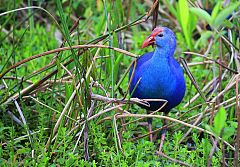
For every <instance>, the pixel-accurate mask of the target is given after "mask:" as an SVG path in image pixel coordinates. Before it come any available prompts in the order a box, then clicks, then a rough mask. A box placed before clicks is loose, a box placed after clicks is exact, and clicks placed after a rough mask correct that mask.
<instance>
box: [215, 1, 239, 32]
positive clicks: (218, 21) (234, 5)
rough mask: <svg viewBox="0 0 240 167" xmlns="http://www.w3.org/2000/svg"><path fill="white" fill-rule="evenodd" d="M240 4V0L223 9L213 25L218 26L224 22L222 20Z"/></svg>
mask: <svg viewBox="0 0 240 167" xmlns="http://www.w3.org/2000/svg"><path fill="white" fill-rule="evenodd" d="M239 5H240V2H237V3H235V4H233V5H230V6H228V7H227V8H225V9H223V10H222V11H221V12H220V13H219V14H218V15H217V16H216V19H215V20H214V23H213V26H214V27H215V28H218V26H220V25H221V24H222V22H223V21H224V20H225V19H226V18H227V17H228V16H229V15H230V14H231V13H232V12H233V11H234V10H235V9H236V8H237V7H238V6H239Z"/></svg>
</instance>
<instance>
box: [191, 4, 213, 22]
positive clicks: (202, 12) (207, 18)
mask: <svg viewBox="0 0 240 167" xmlns="http://www.w3.org/2000/svg"><path fill="white" fill-rule="evenodd" d="M189 10H190V12H192V13H193V14H195V15H197V16H198V17H200V18H201V19H203V20H205V21H206V22H207V23H208V24H210V25H212V18H211V16H210V15H209V14H208V12H206V11H205V10H203V9H200V8H190V9H189Z"/></svg>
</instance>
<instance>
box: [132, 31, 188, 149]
mask: <svg viewBox="0 0 240 167" xmlns="http://www.w3.org/2000/svg"><path fill="white" fill-rule="evenodd" d="M153 44H156V46H157V47H156V49H155V51H154V52H149V53H145V54H144V55H142V56H141V57H140V58H138V59H137V61H136V65H135V70H134V64H133V65H132V67H131V69H130V74H129V82H131V83H130V94H132V97H134V98H139V99H165V100H167V101H168V103H167V104H166V105H165V107H163V108H162V109H161V110H160V112H164V113H165V114H168V112H169V111H170V110H171V109H172V108H174V107H175V106H177V105H178V104H179V103H180V102H181V101H182V99H183V97H184V94H185V90H186V85H185V80H184V75H183V70H182V68H181V66H180V65H179V63H178V62H177V61H176V60H175V59H174V57H173V55H174V51H175V49H176V38H175V35H174V33H173V31H172V30H170V29H169V28H167V27H157V28H155V29H154V30H153V31H152V34H151V35H150V36H149V37H148V38H147V39H146V40H145V41H144V42H143V45H142V48H144V47H146V46H149V45H153ZM133 71H134V73H133ZM132 73H133V76H132ZM131 76H132V80H131V79H130V78H131ZM148 103H149V104H150V107H146V106H141V107H143V108H146V109H147V110H148V112H149V111H155V110H157V109H159V108H160V107H161V106H162V105H163V103H164V102H163V101H148ZM164 124H167V122H166V120H165V121H164ZM164 127H165V128H163V130H162V137H161V143H160V146H159V151H160V152H161V149H162V145H163V141H164V138H165V134H166V126H164ZM148 128H149V133H150V135H149V137H150V141H153V138H152V134H151V132H152V118H148Z"/></svg>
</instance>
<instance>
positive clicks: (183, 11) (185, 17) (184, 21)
mask: <svg viewBox="0 0 240 167" xmlns="http://www.w3.org/2000/svg"><path fill="white" fill-rule="evenodd" d="M178 7H179V8H177V10H178V14H179V15H180V23H181V26H182V30H183V34H184V37H185V39H186V42H187V45H188V47H189V49H190V50H192V41H191V40H192V38H191V32H190V30H189V25H188V23H189V21H191V20H190V17H189V7H188V3H187V0H179V3H178Z"/></svg>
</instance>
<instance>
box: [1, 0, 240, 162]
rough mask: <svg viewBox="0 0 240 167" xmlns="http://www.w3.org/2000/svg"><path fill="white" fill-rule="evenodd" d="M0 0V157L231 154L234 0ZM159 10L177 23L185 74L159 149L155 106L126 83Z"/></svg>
mask: <svg viewBox="0 0 240 167" xmlns="http://www.w3.org/2000/svg"><path fill="white" fill-rule="evenodd" d="M0 2H1V6H0V41H1V42H0V62H1V63H0V112H1V115H0V141H1V145H2V147H1V148H0V164H1V166H23V165H24V166H181V165H184V166H211V165H212V166H237V165H238V164H240V155H239V147H240V109H239V106H240V105H239V97H240V95H239V81H240V76H239V71H240V57H239V30H240V24H239V5H240V3H239V2H238V1H237V0H234V1H231V2H229V1H217V0H212V1H208V0H202V1H196V2H195V1H192V0H189V1H187V0H179V1H170V0H163V1H159V2H158V0H155V1H154V2H155V3H153V2H152V1H149V0H146V1H141V0H126V1H121V0H116V1H107V0H89V1H83V0H78V1H72V0H64V1H60V0H55V1H44V0H39V1H33V0H28V1H23V0H14V1H6V0H1V1H0ZM158 3H159V9H158V10H157V8H156V6H158ZM156 11H157V12H158V19H156V18H154V19H153V18H152V14H153V13H155V12H156ZM156 21H157V25H160V26H167V27H170V28H171V29H172V30H173V31H174V32H175V33H176V37H177V42H178V45H177V50H176V52H175V58H177V59H178V60H179V61H180V62H181V64H182V66H183V68H184V71H185V79H186V83H187V93H186V95H185V97H184V100H183V101H182V103H181V104H180V105H179V106H178V107H177V108H175V109H174V110H172V111H171V113H170V114H169V116H168V119H169V128H168V132H167V137H166V140H165V143H164V146H163V153H162V154H161V155H157V154H156V150H157V148H158V145H159V143H160V133H161V132H160V131H161V126H162V116H161V114H162V113H160V112H158V113H155V114H153V115H150V114H149V115H147V114H146V111H145V110H144V109H142V108H140V107H139V106H138V105H137V103H144V101H143V100H140V99H138V100H137V99H131V98H130V95H129V94H128V71H129V67H130V65H131V62H133V61H134V60H135V59H136V58H137V57H138V56H140V55H141V54H143V53H145V52H147V51H152V50H153V48H151V47H148V48H146V49H141V48H140V46H141V43H142V42H143V41H144V39H145V38H146V37H147V36H148V35H149V34H150V32H151V29H152V27H153V25H154V22H156ZM147 116H152V117H154V120H153V128H154V130H156V131H154V137H155V139H156V140H155V142H154V143H151V142H149V139H148V134H147V127H146V126H142V124H143V122H145V121H146V118H145V117H147Z"/></svg>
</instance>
